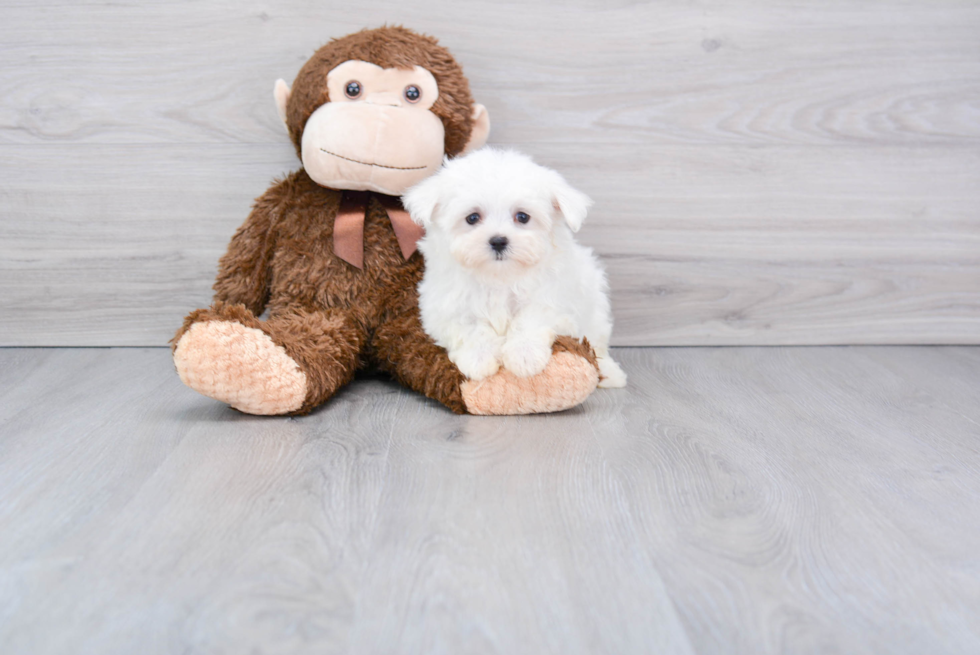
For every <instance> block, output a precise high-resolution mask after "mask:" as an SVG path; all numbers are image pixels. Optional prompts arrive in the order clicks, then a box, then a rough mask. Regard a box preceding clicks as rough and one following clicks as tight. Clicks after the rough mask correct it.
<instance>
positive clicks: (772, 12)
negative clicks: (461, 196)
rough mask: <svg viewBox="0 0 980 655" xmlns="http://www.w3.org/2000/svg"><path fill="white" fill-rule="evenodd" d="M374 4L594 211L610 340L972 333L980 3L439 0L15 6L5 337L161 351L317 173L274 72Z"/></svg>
mask: <svg viewBox="0 0 980 655" xmlns="http://www.w3.org/2000/svg"><path fill="white" fill-rule="evenodd" d="M384 22H388V23H402V24H405V25H406V26H410V27H413V28H416V29H418V30H420V31H425V32H428V33H431V34H434V35H436V36H438V37H439V38H440V40H441V41H442V43H443V44H444V45H446V46H448V47H449V48H451V49H452V50H453V52H454V53H455V54H456V55H457V57H458V58H459V59H460V60H461V62H462V63H463V65H464V67H465V69H466V71H467V74H468V75H469V77H470V80H471V83H472V86H473V90H474V94H475V95H476V97H477V99H478V100H480V101H481V102H484V104H486V105H487V106H488V108H489V110H490V113H491V118H492V120H493V124H494V128H493V134H492V136H491V142H492V143H496V144H498V145H508V146H514V147H518V148H520V149H522V150H525V151H527V152H529V153H531V154H533V155H534V156H535V157H536V158H537V159H538V160H539V161H541V162H542V163H545V164H548V165H552V166H555V167H556V168H559V169H560V170H562V172H564V173H565V174H566V175H567V177H569V179H571V180H572V181H573V182H574V183H575V184H576V185H578V186H579V187H580V188H582V189H583V190H585V191H586V192H587V193H589V194H590V195H591V196H592V197H593V198H594V199H595V200H596V206H595V209H594V211H593V214H592V216H590V218H589V222H588V224H587V226H586V228H585V229H584V230H583V232H582V240H583V241H584V242H586V243H589V244H591V245H593V246H594V247H596V249H597V250H598V251H599V252H600V254H601V255H602V256H603V257H604V258H605V260H606V262H607V266H608V269H609V272H610V278H611V282H612V287H613V302H614V309H615V312H616V318H617V326H616V332H615V335H614V343H616V344H619V345H662V344H675V345H676V344H820V343H980V39H978V38H977V34H980V5H978V4H977V3H973V2H945V1H944V2H926V0H914V1H906V2H891V3H887V4H884V3H863V2H858V1H857V0H837V1H831V2H816V0H809V1H806V2H794V3H789V2H786V1H779V2H776V1H774V2H739V3H729V2H700V3H697V4H692V3H687V2H679V1H675V2H662V3H654V4H642V5H637V4H632V3H625V2H623V3H608V2H603V3H600V2H574V3H556V2H547V1H543V0H531V1H529V2H524V3H521V4H519V5H500V4H499V3H490V2H467V3H453V2H449V1H448V0H439V1H437V2H427V3H417V4H413V5H412V6H405V5H399V4H396V3H387V2H379V3H373V4H372V6H370V7H367V8H363V7H353V6H350V5H349V3H336V2H315V3H314V2H296V1H293V2H280V3H275V4H274V5H273V4H266V3H261V2H235V3H232V2H210V3H192V2H166V3H163V2H160V3H115V4H113V5H111V6H110V5H104V4H101V3H71V4H59V3H56V2H49V3H42V4H36V3H27V2H7V3H5V4H4V6H3V7H2V8H0V345H154V344H162V343H164V342H166V340H167V339H168V338H169V336H170V335H171V334H172V333H173V331H174V330H175V328H176V327H177V326H178V325H179V323H180V320H181V317H182V316H183V314H185V313H186V312H187V311H189V310H191V309H193V308H196V307H199V306H202V305H204V304H206V303H207V301H208V299H209V287H210V284H211V282H212V279H213V276H214V270H215V265H216V262H217V258H218V257H219V256H220V254H221V252H222V251H223V249H224V247H225V245H226V243H227V241H228V239H229V237H230V236H231V233H232V232H233V231H234V229H235V227H236V226H237V225H238V224H239V223H240V222H241V221H242V220H243V219H244V218H245V215H246V214H247V212H248V207H249V204H250V202H251V200H252V198H254V197H255V196H257V195H258V194H260V193H261V192H262V191H263V190H264V189H265V188H266V187H267V186H268V184H269V182H270V181H271V179H272V178H273V177H274V176H277V175H280V174H282V173H284V172H287V171H288V170H290V169H292V168H294V167H296V166H298V162H297V161H296V159H295V155H294V154H293V152H292V150H291V147H290V145H289V144H288V142H287V140H286V137H285V134H284V131H283V129H282V127H281V125H280V124H279V122H278V119H277V117H276V113H275V109H274V107H273V103H272V100H271V88H272V83H273V82H274V81H275V79H276V78H277V77H285V78H286V79H288V80H291V79H292V77H293V76H294V75H295V73H296V71H297V70H298V69H299V67H300V66H301V65H302V63H303V62H304V61H305V60H306V58H307V57H308V56H309V55H310V54H311V53H312V51H313V50H314V49H315V48H316V47H317V46H319V45H320V44H321V43H323V42H325V41H326V40H327V39H329V38H330V37H334V36H341V35H343V34H346V33H348V32H351V31H354V30H356V29H360V28H361V27H366V26H375V25H379V24H382V23H384Z"/></svg>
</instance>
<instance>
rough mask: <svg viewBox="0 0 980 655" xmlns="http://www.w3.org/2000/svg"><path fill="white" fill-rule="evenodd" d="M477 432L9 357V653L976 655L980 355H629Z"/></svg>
mask: <svg viewBox="0 0 980 655" xmlns="http://www.w3.org/2000/svg"><path fill="white" fill-rule="evenodd" d="M616 356H617V359H618V360H619V361H620V362H621V363H622V364H623V366H624V368H625V369H626V370H627V372H628V373H629V374H630V386H628V387H627V388H626V389H624V390H607V391H600V392H597V393H596V394H594V395H593V396H592V397H591V398H590V399H589V400H588V401H587V402H586V403H585V405H583V406H582V407H580V408H578V409H576V410H572V411H569V412H565V413H563V414H558V415H553V416H533V417H522V418H518V417H510V418H508V417H499V418H481V417H459V416H454V415H451V414H450V413H449V412H447V411H446V410H444V409H443V408H441V407H439V406H437V405H435V404H434V403H431V402H429V401H427V400H425V399H423V398H421V397H419V396H417V395H415V394H411V393H409V392H407V391H405V390H403V389H401V388H399V387H397V386H396V385H394V384H393V383H391V382H388V381H386V380H383V379H361V380H357V381H355V382H354V383H353V384H352V385H350V386H349V387H348V388H346V389H345V390H344V392H343V393H341V394H340V395H339V396H338V397H337V398H336V399H334V400H333V401H332V402H331V403H329V404H328V405H326V406H325V407H323V408H322V409H320V410H319V411H317V412H315V413H314V414H312V415H310V416H307V417H302V418H297V419H287V418H256V417H248V416H244V415H242V414H238V413H237V412H234V411H233V410H230V409H227V408H225V407H223V406H221V405H220V404H218V403H215V402H212V401H210V400H208V399H206V398H203V397H201V396H198V395H196V394H194V393H193V392H192V391H190V390H189V389H187V388H185V387H183V386H182V385H181V384H180V382H179V380H178V379H177V377H176V375H175V374H174V372H173V370H172V365H171V364H170V359H169V354H168V352H167V351H166V350H165V349H0V371H3V374H2V375H0V650H2V651H3V652H5V653H7V652H9V653H21V652H23V653H26V652H30V653H39V654H43V653H56V652H66V651H68V650H70V651H72V652H81V653H89V652H91V653H123V652H133V651H134V650H139V651H140V652H150V653H170V652H202V651H203V652H216V653H222V652H228V653H240V652H276V653H305V652H311V653H312V652H317V653H323V652H327V653H333V652H337V653H340V652H358V653H361V652H364V653H392V652H395V653H401V652H405V653H409V652H411V653H417V652H487V653H513V652H536V653H540V652H562V653H577V652H617V653H632V652H636V653H649V652H663V653H688V652H696V653H782V652H801V651H802V652H812V651H818V650H819V651H828V652H848V653H862V652H868V653H886V652H887V653H922V652H929V653H971V652H975V651H976V650H977V649H978V648H980V630H978V629H977V626H978V625H980V576H978V575H977V571H978V570H980V558H978V556H977V553H976V548H975V544H976V543H978V541H980V509H978V508H980V502H978V501H980V449H978V446H977V444H978V443H980V413H978V412H980V409H978V405H977V403H976V402H975V400H976V398H975V394H973V395H971V391H973V390H975V389H977V388H978V387H980V349H978V348H967V347H959V348H943V347H829V348H647V349H618V350H617V352H616Z"/></svg>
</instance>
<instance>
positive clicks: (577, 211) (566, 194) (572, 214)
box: [551, 173, 592, 232]
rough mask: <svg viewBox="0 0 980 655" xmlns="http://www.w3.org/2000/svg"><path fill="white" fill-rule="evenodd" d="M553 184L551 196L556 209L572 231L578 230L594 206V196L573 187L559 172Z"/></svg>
mask: <svg viewBox="0 0 980 655" xmlns="http://www.w3.org/2000/svg"><path fill="white" fill-rule="evenodd" d="M552 185H553V186H552V189H551V198H552V203H553V204H554V205H555V209H557V210H558V212H559V213H561V215H562V218H564V219H565V222H566V223H567V224H568V227H570V228H571V229H572V232H578V231H579V230H580V229H581V228H582V222H583V221H585V216H586V214H588V213H589V207H591V206H592V198H590V197H588V196H587V195H585V194H584V193H582V192H581V191H579V190H578V189H573V188H572V187H571V186H570V185H569V184H568V182H566V181H565V178H563V177H562V176H561V175H559V174H558V173H555V176H554V179H553V180H552Z"/></svg>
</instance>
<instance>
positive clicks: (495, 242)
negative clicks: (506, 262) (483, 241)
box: [490, 235, 510, 259]
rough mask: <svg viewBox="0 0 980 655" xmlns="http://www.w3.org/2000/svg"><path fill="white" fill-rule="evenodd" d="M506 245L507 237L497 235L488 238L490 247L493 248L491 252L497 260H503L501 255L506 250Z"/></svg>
mask: <svg viewBox="0 0 980 655" xmlns="http://www.w3.org/2000/svg"><path fill="white" fill-rule="evenodd" d="M508 243H510V242H509V241H508V240H507V237H503V236H499V235H498V236H495V237H490V247H491V248H493V251H494V252H495V253H496V258H497V259H502V258H503V257H502V255H503V254H504V251H505V250H507V244H508Z"/></svg>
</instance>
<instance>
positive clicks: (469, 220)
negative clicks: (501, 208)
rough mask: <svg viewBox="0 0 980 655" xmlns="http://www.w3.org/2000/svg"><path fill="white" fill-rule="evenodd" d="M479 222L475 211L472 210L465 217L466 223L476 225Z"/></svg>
mask: <svg viewBox="0 0 980 655" xmlns="http://www.w3.org/2000/svg"><path fill="white" fill-rule="evenodd" d="M479 222H480V215H479V214H477V213H476V212H473V213H472V214H470V215H469V216H467V217H466V224H467V225H476V224H477V223H479Z"/></svg>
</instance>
